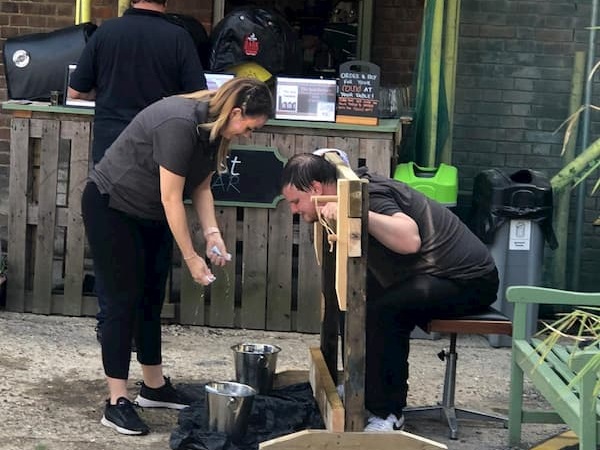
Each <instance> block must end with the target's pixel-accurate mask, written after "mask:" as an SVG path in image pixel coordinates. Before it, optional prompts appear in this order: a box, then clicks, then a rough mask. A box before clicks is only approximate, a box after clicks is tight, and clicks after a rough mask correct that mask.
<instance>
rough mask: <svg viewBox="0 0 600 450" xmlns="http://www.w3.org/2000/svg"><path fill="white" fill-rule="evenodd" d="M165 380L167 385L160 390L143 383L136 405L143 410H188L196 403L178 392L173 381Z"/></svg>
mask: <svg viewBox="0 0 600 450" xmlns="http://www.w3.org/2000/svg"><path fill="white" fill-rule="evenodd" d="M164 378H165V384H164V385H162V386H161V387H159V388H156V389H152V388H149V387H148V386H146V385H145V384H144V382H143V381H142V382H141V386H142V387H141V388H140V394H139V395H138V396H137V398H136V399H135V403H137V404H138V405H140V406H141V407H142V408H171V409H183V408H187V407H188V406H190V404H192V402H193V401H194V400H193V399H192V398H190V397H189V396H188V395H186V394H184V393H183V392H180V391H178V390H176V389H175V388H174V387H173V385H172V384H171V379H170V378H168V377H164Z"/></svg>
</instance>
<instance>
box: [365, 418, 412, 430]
mask: <svg viewBox="0 0 600 450" xmlns="http://www.w3.org/2000/svg"><path fill="white" fill-rule="evenodd" d="M402 428H404V415H401V416H400V417H399V418H398V417H396V415H395V414H390V415H389V416H387V418H386V419H383V418H381V417H379V416H375V415H372V416H370V417H369V418H368V419H367V426H366V427H365V430H364V431H399V430H402Z"/></svg>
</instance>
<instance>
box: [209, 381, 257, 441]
mask: <svg viewBox="0 0 600 450" xmlns="http://www.w3.org/2000/svg"><path fill="white" fill-rule="evenodd" d="M204 390H205V392H206V408H207V417H208V429H209V430H210V431H220V432H222V433H226V434H227V435H228V436H229V438H230V439H231V440H232V441H234V442H236V441H239V440H241V438H243V437H244V435H245V434H246V430H247V428H248V417H249V416H250V411H251V410H252V402H253V400H254V396H255V395H256V390H254V389H253V388H252V387H250V386H247V385H245V384H241V383H234V382H227V381H213V382H211V383H207V384H206V386H205V387H204Z"/></svg>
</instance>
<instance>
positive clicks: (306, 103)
mask: <svg viewBox="0 0 600 450" xmlns="http://www.w3.org/2000/svg"><path fill="white" fill-rule="evenodd" d="M336 92H337V83H336V80H327V79H310V78H289V77H277V79H276V81H275V118H276V119H289V120H312V121H322V122H335V100H336Z"/></svg>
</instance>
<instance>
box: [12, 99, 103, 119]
mask: <svg viewBox="0 0 600 450" xmlns="http://www.w3.org/2000/svg"><path fill="white" fill-rule="evenodd" d="M2 109H4V110H7V111H34V112H45V113H48V112H50V113H61V114H83V115H88V116H93V115H94V108H86V107H81V106H61V105H59V106H52V105H51V104H50V102H36V101H30V100H7V101H5V102H2Z"/></svg>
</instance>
